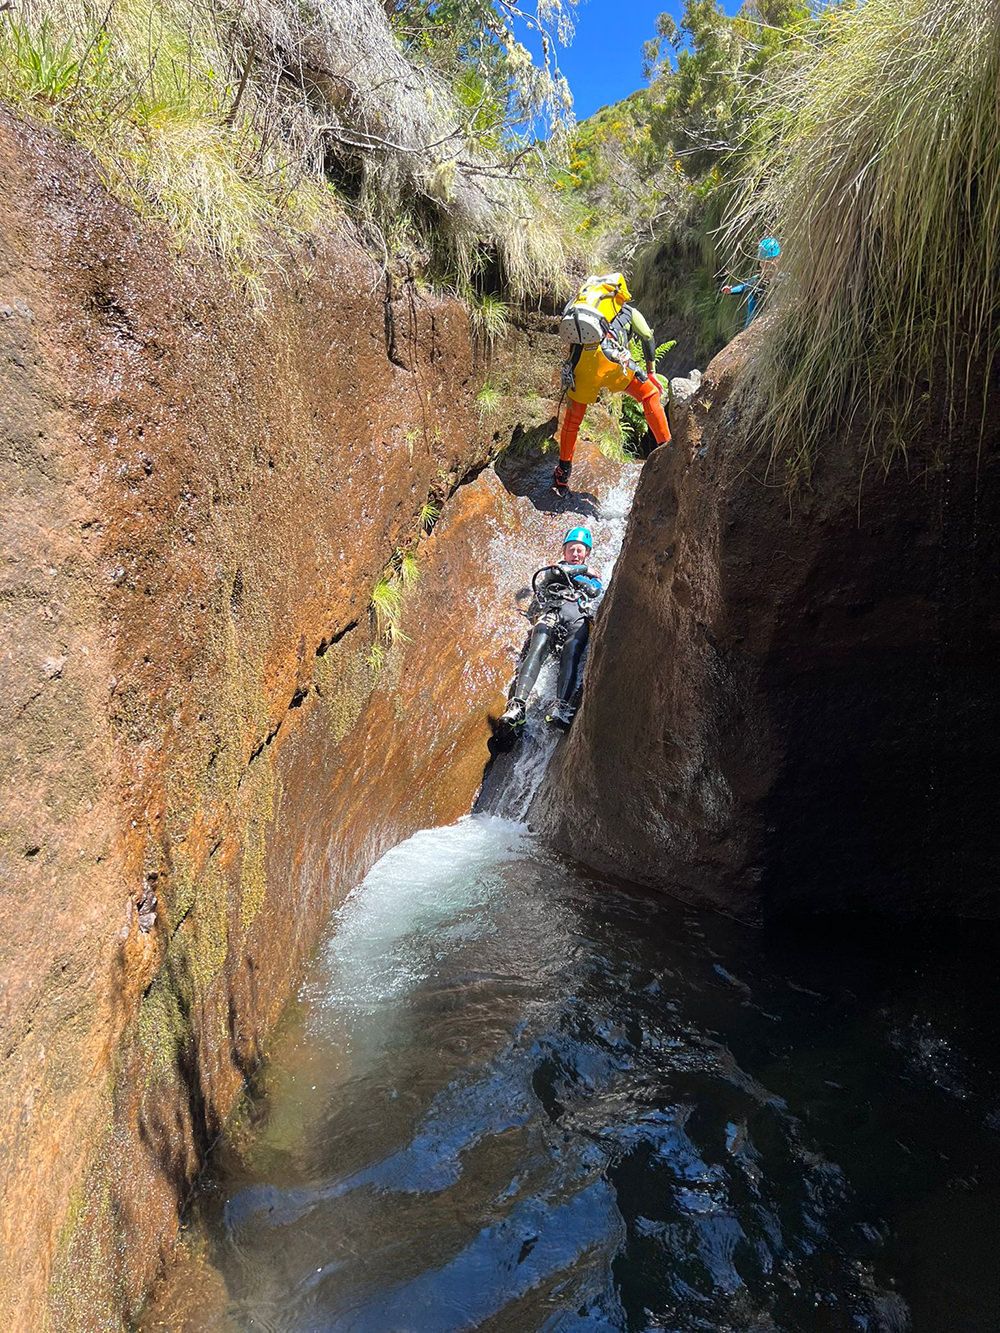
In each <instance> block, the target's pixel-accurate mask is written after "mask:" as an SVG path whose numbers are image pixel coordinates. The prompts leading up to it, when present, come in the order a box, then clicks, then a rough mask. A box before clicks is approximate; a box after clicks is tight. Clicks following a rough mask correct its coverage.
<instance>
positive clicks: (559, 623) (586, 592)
mask: <svg viewBox="0 0 1000 1333" xmlns="http://www.w3.org/2000/svg"><path fill="white" fill-rule="evenodd" d="M531 591H532V593H533V594H534V598H535V602H536V604H537V606H538V609H539V613H540V614H539V616H538V619H539V620H544V621H545V622H546V623H547V624H549V625H551V626H552V628H553V629H554V630H555V631H556V635H557V638H559V639H560V641H561V640H562V638H564V637H565V635H566V632H567V629H568V623H567V621H566V619H565V617H564V616H563V614H562V613H563V608H564V607H565V604H566V603H567V602H571V603H575V604H576V606H577V607H578V608H579V611H580V614H581V615H583V616H586V617H587V618H588V619H590V618H592V617H593V614H594V612H595V610H596V609H597V603H598V601H599V600H600V597H601V593H602V592H603V585H602V584H601V580H600V579H599V578H598V577H597V576H596V575H595V574H591V573H590V572H589V571H588V569H587V566H586V565H568V564H567V563H566V562H565V561H564V560H560V561H559V563H558V564H556V565H543V567H542V568H541V569H536V570H535V573H534V575H533V577H532V580H531Z"/></svg>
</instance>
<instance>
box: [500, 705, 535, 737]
mask: <svg viewBox="0 0 1000 1333" xmlns="http://www.w3.org/2000/svg"><path fill="white" fill-rule="evenodd" d="M527 710H528V705H527V704H526V703H525V702H524V700H523V699H517V698H514V699H511V701H510V703H509V704H508V705H507V711H506V712H505V713H501V714H500V725H501V726H502V727H510V729H511V730H512V731H513V730H514V729H515V728H517V727H523V726H524V719H525V714H526V713H527Z"/></svg>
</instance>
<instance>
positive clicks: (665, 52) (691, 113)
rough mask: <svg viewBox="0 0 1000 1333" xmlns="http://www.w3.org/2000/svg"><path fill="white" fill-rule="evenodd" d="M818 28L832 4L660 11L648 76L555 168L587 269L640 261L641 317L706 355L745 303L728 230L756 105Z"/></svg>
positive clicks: (782, 1) (636, 282) (780, 0)
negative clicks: (722, 292)
mask: <svg viewBox="0 0 1000 1333" xmlns="http://www.w3.org/2000/svg"><path fill="white" fill-rule="evenodd" d="M823 31H824V19H823V10H822V9H821V8H820V9H817V11H816V12H815V13H814V12H813V10H812V9H811V8H810V7H809V6H807V5H806V4H802V3H799V2H798V0H757V2H756V3H750V4H747V5H745V6H744V7H743V8H742V9H741V10H740V11H739V13H738V14H735V15H727V14H726V13H725V12H724V11H723V10H722V8H721V7H720V5H719V3H717V0H687V4H686V6H685V9H684V13H683V16H682V18H681V20H680V23H679V24H678V23H675V22H674V20H673V19H672V18H671V17H670V16H669V15H667V14H663V15H661V16H660V18H659V19H658V20H657V25H656V34H655V36H654V38H653V39H652V40H651V41H650V42H647V43H646V46H645V48H644V57H645V68H646V73H647V77H648V78H649V79H650V86H649V87H648V88H647V89H644V90H641V91H640V92H637V93H634V94H633V95H632V96H631V97H629V98H627V99H626V100H625V101H623V102H619V103H617V104H616V105H614V106H611V107H606V108H604V109H603V110H601V111H599V112H598V113H597V115H595V116H593V117H591V118H590V120H588V121H586V122H585V123H584V124H582V125H580V126H579V127H578V129H577V131H576V133H575V135H574V137H573V140H572V144H571V151H570V156H569V165H568V169H566V170H564V171H562V172H561V173H559V174H558V175H557V177H556V180H555V187H556V189H557V190H559V191H560V192H561V194H562V197H563V199H564V200H565V201H566V202H567V206H568V208H569V211H570V212H571V214H572V216H573V218H574V220H575V224H576V226H577V228H578V229H579V231H580V234H581V235H582V236H584V237H586V238H587V239H588V240H589V241H590V243H591V244H592V245H593V251H594V262H593V263H591V264H590V267H591V268H592V269H593V268H594V267H599V266H600V265H601V264H604V265H605V266H607V267H609V268H621V267H631V268H632V270H633V271H632V277H633V281H632V284H631V285H632V289H633V291H635V292H636V299H637V300H638V301H639V303H640V305H641V306H642V308H643V310H644V311H645V313H646V314H647V315H649V316H650V317H652V318H653V319H654V320H655V322H656V323H657V324H659V325H661V326H662V327H665V328H667V329H669V330H670V331H671V332H675V331H676V332H678V333H683V335H684V345H685V349H686V350H687V352H688V354H689V355H690V356H692V357H693V358H694V359H696V360H697V361H699V362H700V363H702V364H704V361H705V360H707V359H708V358H709V357H710V356H711V355H712V354H714V352H716V351H717V350H718V349H719V348H720V347H721V346H722V345H723V343H724V342H725V341H727V339H728V338H730V337H731V336H732V335H733V334H734V333H735V332H736V329H737V327H738V323H739V315H738V308H737V303H736V302H735V301H720V299H719V286H720V285H721V282H722V276H721V270H722V269H723V267H724V264H725V262H726V261H727V260H728V259H729V257H730V256H729V254H728V253H727V252H726V251H725V250H724V248H723V246H722V244H721V242H720V233H719V228H720V225H721V223H722V221H723V218H724V216H725V213H726V210H727V207H728V205H729V202H730V200H731V199H732V197H733V193H734V183H735V181H736V180H737V179H738V178H739V177H740V175H741V173H742V171H743V169H744V168H743V165H741V164H742V163H743V161H744V157H745V155H746V153H747V152H748V151H750V150H751V149H752V147H753V145H752V143H751V138H752V127H753V126H755V125H756V124H757V116H758V111H759V107H760V105H761V104H762V103H766V101H767V100H768V98H769V96H770V88H771V87H772V85H773V84H774V82H775V80H776V79H778V78H779V77H780V75H781V73H782V71H783V70H785V69H787V68H788V67H789V66H791V65H793V64H794V62H795V61H796V60H797V59H798V58H799V57H800V56H801V55H802V53H803V52H805V51H808V50H810V49H811V46H812V43H813V42H815V41H818V40H820V39H821V36H822V33H823ZM738 276H740V277H743V276H746V274H744V273H740V274H739V275H738ZM685 368H687V367H685Z"/></svg>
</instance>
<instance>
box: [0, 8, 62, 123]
mask: <svg viewBox="0 0 1000 1333" xmlns="http://www.w3.org/2000/svg"><path fill="white" fill-rule="evenodd" d="M6 38H7V40H6V42H5V43H4V47H5V48H6V54H7V58H8V60H9V69H8V75H9V78H10V80H11V84H12V86H13V87H15V88H16V89H17V90H18V92H19V93H21V94H22V95H23V96H24V97H26V98H29V99H38V100H40V101H43V102H49V103H52V104H55V103H56V102H59V101H61V100H62V99H63V98H64V97H66V96H67V94H68V93H69V92H70V91H71V90H72V88H73V85H74V83H75V82H76V78H77V74H78V73H79V69H80V62H79V60H77V59H75V58H74V56H73V54H72V43H71V41H70V40H69V39H68V38H67V39H65V40H63V41H61V42H60V41H57V40H56V38H55V36H54V33H53V27H52V22H51V20H50V19H48V18H46V19H43V20H42V22H41V23H40V24H39V25H38V27H37V28H36V29H35V30H34V32H32V31H31V29H29V28H28V27H27V26H26V25H25V24H23V23H17V22H11V23H9V24H8V26H7V33H6Z"/></svg>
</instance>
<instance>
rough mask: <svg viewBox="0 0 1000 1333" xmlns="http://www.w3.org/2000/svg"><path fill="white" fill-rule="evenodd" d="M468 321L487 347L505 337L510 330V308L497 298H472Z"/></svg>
mask: <svg viewBox="0 0 1000 1333" xmlns="http://www.w3.org/2000/svg"><path fill="white" fill-rule="evenodd" d="M469 321H470V323H471V324H472V328H473V331H474V333H475V334H476V335H477V336H478V337H480V338H482V340H483V342H484V343H485V344H486V345H487V347H492V346H493V344H494V343H495V342H497V341H499V340H500V339H502V338H505V337H506V336H507V332H508V330H509V329H510V307H509V306H508V305H507V303H506V302H505V301H502V300H501V299H500V298H499V297H498V296H489V295H487V296H472V297H471V298H470V300H469Z"/></svg>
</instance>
